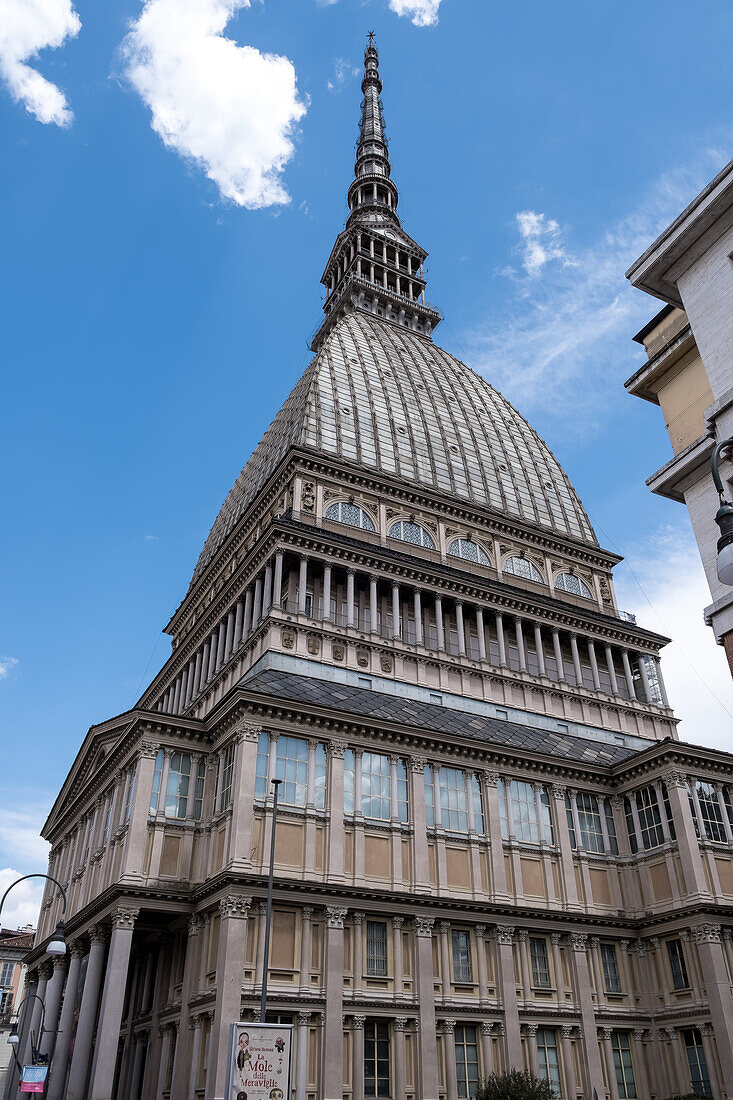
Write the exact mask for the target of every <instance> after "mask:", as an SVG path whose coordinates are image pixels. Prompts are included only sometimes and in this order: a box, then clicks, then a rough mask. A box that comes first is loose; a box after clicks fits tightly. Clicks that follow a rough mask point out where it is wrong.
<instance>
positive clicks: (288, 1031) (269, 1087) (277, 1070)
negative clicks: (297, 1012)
mask: <svg viewBox="0 0 733 1100" xmlns="http://www.w3.org/2000/svg"><path fill="white" fill-rule="evenodd" d="M292 1051H293V1025H292V1024H248V1023H236V1024H232V1031H231V1035H230V1037H229V1061H228V1065H227V1088H226V1094H225V1096H226V1100H289V1097H290V1063H291V1056H292Z"/></svg>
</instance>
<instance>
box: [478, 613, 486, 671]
mask: <svg viewBox="0 0 733 1100" xmlns="http://www.w3.org/2000/svg"><path fill="white" fill-rule="evenodd" d="M476 634H477V635H478V659H479V661H485V660H486V627H485V626H484V612H483V608H481V607H477V608H476Z"/></svg>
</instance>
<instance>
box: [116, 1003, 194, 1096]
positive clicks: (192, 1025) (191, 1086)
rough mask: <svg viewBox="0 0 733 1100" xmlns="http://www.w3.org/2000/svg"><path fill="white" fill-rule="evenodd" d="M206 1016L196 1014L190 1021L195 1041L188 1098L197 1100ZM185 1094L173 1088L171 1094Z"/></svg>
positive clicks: (192, 1049)
mask: <svg viewBox="0 0 733 1100" xmlns="http://www.w3.org/2000/svg"><path fill="white" fill-rule="evenodd" d="M203 1023H204V1016H203V1015H198V1016H194V1017H193V1018H192V1019H191V1020H190V1021H189V1024H188V1026H189V1029H190V1030H191V1031H192V1032H193V1042H192V1044H191V1065H190V1069H189V1073H188V1092H187V1093H186V1094H185V1095H186V1100H196V1086H197V1085H198V1079H199V1063H200V1061H201V1032H202V1030H203ZM177 1095H180V1096H183V1095H184V1094H183V1093H180V1094H178V1093H174V1092H173V1089H172V1088H171V1096H177ZM130 1100H138V1098H137V1097H136V1096H132V1095H131V1096H130Z"/></svg>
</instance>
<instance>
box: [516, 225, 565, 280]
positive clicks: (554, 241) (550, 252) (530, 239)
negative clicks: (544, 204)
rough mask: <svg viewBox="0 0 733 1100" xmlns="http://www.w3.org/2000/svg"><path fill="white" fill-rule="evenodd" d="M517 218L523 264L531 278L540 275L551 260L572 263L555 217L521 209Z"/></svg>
mask: <svg viewBox="0 0 733 1100" xmlns="http://www.w3.org/2000/svg"><path fill="white" fill-rule="evenodd" d="M516 218H517V227H518V229H519V236H520V237H521V239H522V244H521V251H522V266H523V268H524V270H525V271H526V272H527V274H528V275H529V276H530V278H534V277H535V276H536V275H539V273H540V272H541V270H542V268H543V267H544V266H545V264H546V263H549V261H550V260H563V261H564V262H565V263H571V260H570V257H569V256H568V254H567V253H566V251H565V249H564V247H563V244H562V234H561V233H560V226H559V225H558V223H557V222H556V221H555V220H554V218H548V217H547V214H536V213H535V212H534V210H520V212H519V213H518V214H517V215H516Z"/></svg>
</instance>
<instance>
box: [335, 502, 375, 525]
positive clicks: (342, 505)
mask: <svg viewBox="0 0 733 1100" xmlns="http://www.w3.org/2000/svg"><path fill="white" fill-rule="evenodd" d="M326 519H333V520H335V521H336V522H337V523H345V524H347V525H348V526H349V527H360V528H361V530H362V531H373V530H374V523H373V521H372V518H371V516H369V515H368V514H367V513H366V512H365V511H364V509H363V508H360V507H359V506H358V504H349V503H348V501H345V500H341V501H339V502H338V503H337V504H329V506H328V508H327V509H326Z"/></svg>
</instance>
